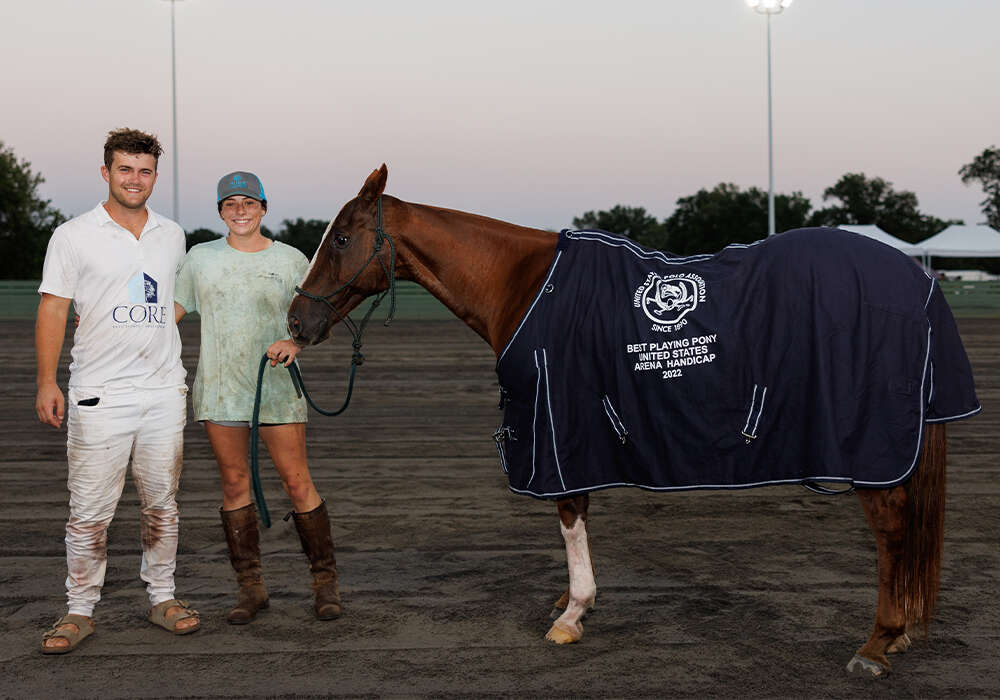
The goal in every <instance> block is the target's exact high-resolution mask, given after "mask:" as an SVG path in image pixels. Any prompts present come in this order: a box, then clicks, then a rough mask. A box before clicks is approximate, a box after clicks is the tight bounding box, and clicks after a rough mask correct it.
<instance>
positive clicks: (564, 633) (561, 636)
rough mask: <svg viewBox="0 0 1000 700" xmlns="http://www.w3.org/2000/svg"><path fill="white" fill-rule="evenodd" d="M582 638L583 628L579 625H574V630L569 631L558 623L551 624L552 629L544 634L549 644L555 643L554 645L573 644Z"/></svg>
mask: <svg viewBox="0 0 1000 700" xmlns="http://www.w3.org/2000/svg"><path fill="white" fill-rule="evenodd" d="M581 637H583V626H582V625H580V624H577V625H576V629H575V630H574V629H570V628H568V627H565V626H563V625H561V624H559V623H558V622H556V623H553V625H552V627H550V628H549V631H548V632H547V633H546V634H545V638H546V639H547V640H549V641H550V642H555V643H556V644H572V643H574V642H579V641H580V638H581Z"/></svg>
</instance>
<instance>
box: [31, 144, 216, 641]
mask: <svg viewBox="0 0 1000 700" xmlns="http://www.w3.org/2000/svg"><path fill="white" fill-rule="evenodd" d="M162 151H163V149H162V148H161V147H160V144H159V142H158V141H157V139H156V137H155V136H152V135H150V134H146V133H143V132H141V131H136V130H134V129H117V130H115V131H112V132H110V133H109V134H108V139H107V141H106V142H105V144H104V165H103V166H102V167H101V175H102V176H103V177H104V180H105V181H106V182H107V183H108V198H107V201H106V202H104V203H102V204H99V205H97V207H95V208H94V209H93V210H91V211H89V212H87V213H86V214H83V215H81V216H78V217H76V218H75V219H72V220H71V221H68V222H66V223H65V224H63V225H62V226H60V227H58V228H57V229H56V230H55V232H54V233H53V234H52V238H51V240H50V241H49V246H48V250H47V252H46V254H45V264H44V268H43V271H42V284H41V286H40V287H39V289H38V291H39V294H41V302H40V303H39V305H38V317H37V321H36V324H35V350H36V353H37V361H38V395H37V397H36V400H35V410H36V411H37V413H38V419H39V420H40V421H41V422H42V423H46V424H48V425H51V426H52V427H54V428H59V427H60V426H61V424H62V420H63V417H64V416H65V417H66V418H67V430H68V435H67V450H66V452H67V457H68V463H69V478H68V481H67V484H68V486H69V491H70V516H69V521H68V522H67V523H66V563H67V565H68V568H69V575H68V576H67V578H66V591H67V599H68V608H69V609H68V614H67V615H65V616H64V617H62V618H60V619H59V620H58V621H57V622H56V623H55V624H54V625H53V626H52V628H51V629H50V630H48V631H47V632H46V633H45V635H44V636H43V638H42V648H41V650H42V653H45V654H64V653H67V652H69V651H72V650H73V649H75V648H76V647H77V645H78V644H79V643H80V642H82V641H83V640H84V639H85V638H86V637H87V636H89V635H90V634H91V632H93V630H94V623H93V620H92V615H93V611H94V606H95V605H96V603H97V602H98V600H100V597H101V587H102V586H103V584H104V574H105V570H106V568H107V530H108V525H109V524H110V523H111V519H112V517H113V516H114V512H115V508H116V506H117V505H118V500H119V498H120V497H121V493H122V488H123V487H124V484H125V471H126V469H127V468H128V464H129V461H130V460H131V463H132V478H133V480H134V481H135V485H136V490H137V491H138V492H139V499H140V502H141V516H140V529H141V535H142V566H141V569H140V576H141V578H142V580H143V581H145V582H146V584H147V585H146V590H147V593H148V594H149V602H150V606H151V609H150V611H149V613H148V615H147V617H148V619H149V620H150V622H152V623H154V624H156V625H159V626H161V627H163V628H165V629H167V630H169V631H171V632H173V633H174V634H187V633H190V632H194V631H195V630H197V629H198V627H199V625H200V621H199V618H198V613H197V611H195V610H192V609H191V608H190V607H189V606H188V605H187V604H186V603H184V602H183V601H180V600H177V599H176V598H175V597H174V569H175V566H176V554H177V530H178V514H177V502H176V500H175V498H174V497H175V494H176V491H177V484H178V481H179V479H180V472H181V452H182V448H183V430H184V423H185V421H186V418H187V399H186V394H187V386H186V385H185V383H184V377H185V371H184V367H183V365H182V364H181V359H180V349H181V345H180V335H179V334H178V332H177V326H176V324H175V323H174V308H173V298H174V276H175V274H176V272H177V268H178V267H179V265H180V263H181V260H182V258H183V257H184V248H185V246H184V232H183V231H182V230H181V228H180V226H178V225H177V224H176V223H174V222H173V221H170V220H169V219H166V218H164V217H162V216H160V215H158V214H156V213H154V212H153V211H151V210H150V209H149V208H147V207H146V200H147V199H149V196H150V195H151V194H152V192H153V185H154V184H155V182H156V167H157V162H158V159H159V156H160V154H161V153H162ZM70 301H72V302H73V304H74V306H75V308H76V312H77V313H78V314H79V316H80V322H79V327H78V328H77V329H76V334H75V336H74V339H73V349H72V357H73V361H72V362H71V363H70V368H69V369H70V380H69V391H68V395H67V399H68V401H66V400H64V398H63V394H62V391H61V390H60V389H59V386H58V385H57V384H56V369H57V366H58V364H59V355H60V353H61V351H62V344H63V339H64V335H65V330H66V319H67V315H68V311H69V305H70Z"/></svg>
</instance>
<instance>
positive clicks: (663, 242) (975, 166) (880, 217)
mask: <svg viewBox="0 0 1000 700" xmlns="http://www.w3.org/2000/svg"><path fill="white" fill-rule="evenodd" d="M958 175H959V176H960V177H961V179H962V182H963V183H965V184H967V185H971V184H978V185H979V186H980V187H982V189H983V192H984V193H985V195H986V198H985V199H984V200H983V201H982V202H981V203H980V205H981V207H982V212H983V215H984V216H985V217H986V223H987V224H988V225H990V226H992V227H993V228H995V229H998V230H1000V148H998V147H997V146H991V147H989V148H986V149H985V150H983V152H982V153H980V154H979V155H977V156H976V157H975V158H974V159H973V160H972V161H971V162H970V163H968V164H966V165H963V166H962V167H961V168H960V169H959V171H958ZM43 182H45V179H44V178H43V177H42V176H41V175H40V174H38V173H35V172H33V171H32V170H31V164H30V163H29V162H28V161H26V160H23V159H20V160H19V159H18V158H17V156H16V155H15V154H14V151H13V150H12V149H10V148H9V147H7V146H5V145H4V143H3V142H2V141H0V250H2V251H3V254H2V255H0V279H33V278H37V277H38V276H40V275H41V270H42V261H43V260H44V258H45V248H46V246H47V245H48V240H49V236H51V234H52V231H53V229H55V227H56V226H58V225H59V224H61V223H62V222H64V221H65V220H66V218H67V217H66V216H65V215H63V214H62V213H61V212H60V211H59V210H58V209H55V208H54V207H53V206H52V204H51V201H50V200H43V199H41V197H40V196H39V194H38V188H39V186H40V185H41V184H42V183H43ZM823 202H824V203H825V204H826V206H823V207H822V208H819V209H816V210H814V209H813V206H812V202H810V201H809V199H808V198H807V197H805V196H804V195H803V194H802V193H801V192H793V193H792V194H776V195H775V219H776V221H777V228H778V230H779V231H784V230H789V229H793V228H801V227H803V226H837V225H850V224H876V225H877V226H879V227H880V228H881V229H883V230H884V231H886V232H888V233H890V234H892V235H893V236H896V237H897V238H901V239H903V240H905V241H909V242H911V243H916V242H919V241H921V240H924V239H925V238H928V237H929V236H932V235H934V234H935V233H938V232H939V231H941V230H942V229H944V228H945V227H946V226H949V225H951V224H960V223H962V222H961V221H956V220H944V219H939V218H937V217H935V216H931V215H929V214H926V213H923V212H921V211H920V209H919V203H918V201H917V196H916V194H914V193H913V192H909V191H905V190H901V191H897V190H896V189H895V188H894V187H893V184H892V183H891V182H888V181H886V180H884V179H882V178H880V177H868V176H866V175H865V174H864V173H847V174H845V175H844V176H842V177H841V178H840V179H839V180H837V182H836V183H835V184H834V185H832V186H831V187H828V188H827V189H826V190H825V191H824V192H823ZM573 225H574V226H576V227H577V228H599V229H603V230H605V231H611V232H613V233H620V234H623V235H626V236H628V237H630V238H632V239H634V240H636V241H638V242H640V243H642V244H643V245H646V246H649V247H651V248H659V249H662V250H669V251H671V252H673V253H677V254H679V255H686V254H690V253H702V252H714V251H717V250H719V249H721V248H724V247H725V246H727V245H729V244H730V243H749V242H751V241H755V240H758V239H760V238H763V237H764V236H765V235H767V192H765V191H764V190H761V189H760V188H757V187H750V188H747V189H741V188H740V187H738V186H737V185H734V184H731V183H719V184H718V185H716V186H715V187H714V188H712V189H701V190H699V191H698V192H696V193H695V194H692V195H689V196H687V197H681V198H680V199H678V200H677V203H676V206H675V208H674V211H673V213H672V214H671V215H670V216H669V217H667V218H665V219H664V220H663V221H659V220H657V219H656V217H654V216H652V215H650V214H649V213H648V212H647V211H646V209H645V208H644V207H633V206H623V205H616V206H614V207H613V208H611V209H610V210H600V211H588V212H585V213H583V214H582V215H581V216H578V217H574V219H573ZM326 226H327V222H326V221H322V220H319V219H303V218H297V219H284V220H282V221H281V224H280V227H279V229H278V230H277V231H273V232H272V231H270V230H268V229H267V228H266V227H264V228H263V232H264V235H266V236H268V237H270V238H274V239H276V240H280V241H283V242H285V243H287V244H289V245H291V246H294V247H295V248H298V249H299V250H301V251H302V252H303V253H304V254H305V255H306V257H310V258H311V257H312V255H313V253H314V252H315V250H316V248H317V246H318V245H319V242H320V240H321V239H322V237H323V233H324V231H325V230H326ZM221 235H222V234H220V233H218V232H216V231H214V230H212V229H207V228H199V229H195V230H194V231H190V232H188V234H187V241H188V248H190V247H191V246H192V245H195V244H197V243H201V242H203V241H208V240H212V239H214V238H218V237H220V236H221ZM950 262H951V263H952V264H953V265H956V266H962V267H964V266H967V265H968V264H970V262H971V261H965V260H959V259H956V260H952V261H950ZM974 264H975V266H976V267H983V266H984V265H985V266H986V268H987V269H990V270H991V271H1000V261H998V260H989V261H988V262H987V261H985V260H980V261H976V262H975V263H974Z"/></svg>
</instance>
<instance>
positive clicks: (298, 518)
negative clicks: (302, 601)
mask: <svg viewBox="0 0 1000 700" xmlns="http://www.w3.org/2000/svg"><path fill="white" fill-rule="evenodd" d="M292 515H293V516H294V517H295V529H296V530H298V531H299V539H300V540H301V541H302V551H303V552H305V553H306V556H307V557H309V570H310V571H312V575H313V584H312V587H313V595H314V597H315V604H314V609H315V611H316V617H318V618H319V619H320V620H333V619H335V618H338V617H340V613H341V612H343V608H342V607H341V605H340V591H339V590H338V588H337V560H336V559H335V558H334V556H333V537H332V536H331V535H330V518H329V517H328V516H327V514H326V501H323V502H322V503H320V504H319V505H318V506H317V507H316V508H314V509H313V510H311V511H309V512H308V513H293V514H292Z"/></svg>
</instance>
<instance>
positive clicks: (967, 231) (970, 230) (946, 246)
mask: <svg viewBox="0 0 1000 700" xmlns="http://www.w3.org/2000/svg"><path fill="white" fill-rule="evenodd" d="M917 245H919V246H920V247H921V248H923V249H924V250H926V251H927V254H928V255H932V256H934V257H939V258H1000V232H997V231H995V230H994V229H992V228H990V227H989V226H949V227H948V228H946V229H945V230H944V231H942V232H941V233H939V234H937V235H934V236H931V237H930V238H928V239H926V240H923V241H920V243H918V244H917Z"/></svg>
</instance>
